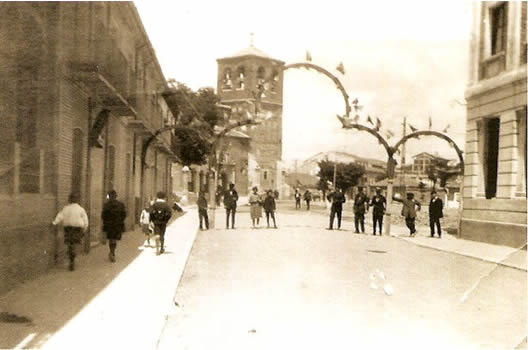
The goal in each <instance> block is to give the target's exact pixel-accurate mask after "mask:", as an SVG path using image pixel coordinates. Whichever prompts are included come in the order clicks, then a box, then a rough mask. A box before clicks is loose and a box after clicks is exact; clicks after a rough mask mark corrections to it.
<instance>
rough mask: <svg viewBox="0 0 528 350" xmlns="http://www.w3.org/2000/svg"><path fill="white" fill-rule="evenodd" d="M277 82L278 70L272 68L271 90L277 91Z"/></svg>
mask: <svg viewBox="0 0 528 350" xmlns="http://www.w3.org/2000/svg"><path fill="white" fill-rule="evenodd" d="M278 82H279V72H277V70H276V69H274V70H273V72H272V73H271V88H270V90H271V92H273V93H275V92H277V84H278Z"/></svg>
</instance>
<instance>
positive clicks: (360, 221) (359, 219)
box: [354, 213, 365, 232]
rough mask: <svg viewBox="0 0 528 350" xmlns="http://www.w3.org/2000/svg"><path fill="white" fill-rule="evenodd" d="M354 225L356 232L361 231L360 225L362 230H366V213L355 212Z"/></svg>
mask: <svg viewBox="0 0 528 350" xmlns="http://www.w3.org/2000/svg"><path fill="white" fill-rule="evenodd" d="M354 226H355V227H356V232H359V227H360V226H361V232H365V214H364V213H355V214H354Z"/></svg>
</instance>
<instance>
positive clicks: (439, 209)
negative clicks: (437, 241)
mask: <svg viewBox="0 0 528 350" xmlns="http://www.w3.org/2000/svg"><path fill="white" fill-rule="evenodd" d="M443 208H444V203H443V202H442V200H441V199H440V198H439V197H438V195H437V193H436V191H435V190H433V192H431V202H429V226H430V228H431V237H434V235H435V225H436V232H437V233H438V238H442V227H441V226H440V218H443V217H444V213H443Z"/></svg>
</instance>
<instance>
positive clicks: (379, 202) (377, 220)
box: [369, 188, 387, 236]
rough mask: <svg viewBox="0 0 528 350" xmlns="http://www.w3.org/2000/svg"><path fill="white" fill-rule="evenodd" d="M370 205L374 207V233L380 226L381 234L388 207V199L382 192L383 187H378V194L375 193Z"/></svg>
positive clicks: (374, 233)
mask: <svg viewBox="0 0 528 350" xmlns="http://www.w3.org/2000/svg"><path fill="white" fill-rule="evenodd" d="M369 206H371V207H372V226H373V229H374V231H373V232H372V233H373V235H374V236H375V235H376V227H379V234H380V236H381V233H382V229H383V215H385V210H386V208H387V200H386V199H385V197H384V196H383V195H382V194H381V188H376V195H374V196H373V197H372V198H371V199H370V202H369Z"/></svg>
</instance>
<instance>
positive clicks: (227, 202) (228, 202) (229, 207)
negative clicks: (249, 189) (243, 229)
mask: <svg viewBox="0 0 528 350" xmlns="http://www.w3.org/2000/svg"><path fill="white" fill-rule="evenodd" d="M237 201H238V193H237V191H236V190H235V184H233V183H230V184H229V190H227V191H226V193H225V194H224V208H225V210H226V229H229V216H231V228H232V229H234V228H235V214H236V208H237Z"/></svg>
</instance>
